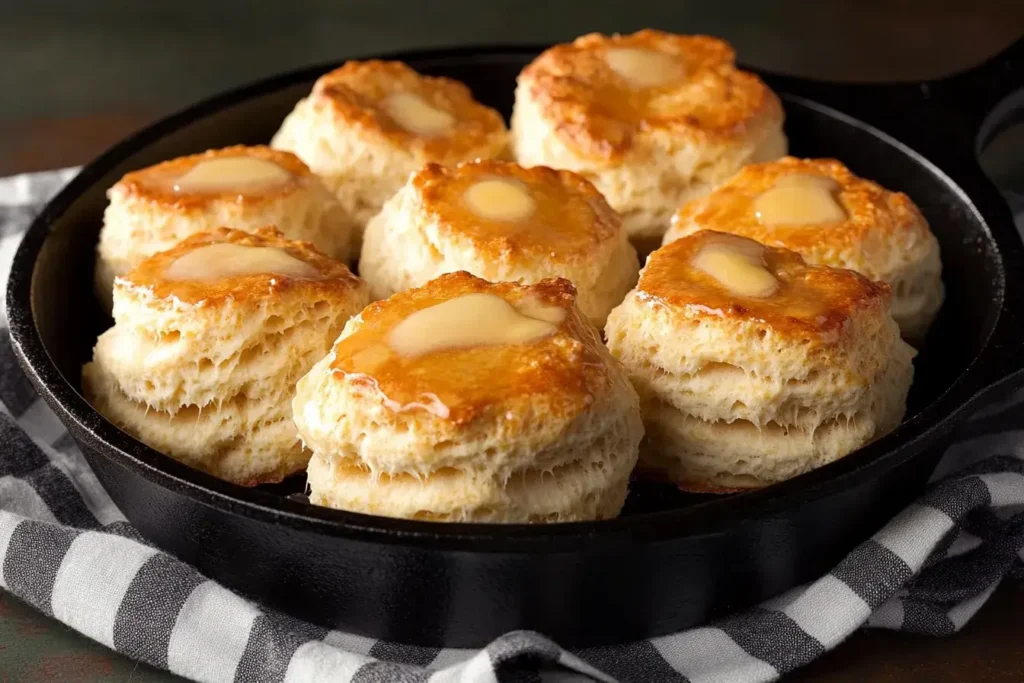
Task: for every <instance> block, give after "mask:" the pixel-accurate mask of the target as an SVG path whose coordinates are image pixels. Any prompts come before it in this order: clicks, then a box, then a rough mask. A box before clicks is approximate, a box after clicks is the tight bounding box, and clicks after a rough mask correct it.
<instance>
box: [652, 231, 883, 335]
mask: <svg viewBox="0 0 1024 683" xmlns="http://www.w3.org/2000/svg"><path fill="white" fill-rule="evenodd" d="M734 241H735V242H737V243H739V244H742V243H753V244H756V242H753V241H752V240H748V239H744V238H738V237H736V236H733V235H729V234H726V233H719V232H713V231H702V232H699V233H696V234H694V235H690V236H688V237H685V238H683V239H680V240H676V241H674V242H671V243H669V244H667V245H665V246H663V247H661V248H660V249H658V250H657V251H655V252H654V253H653V254H651V256H650V258H649V259H648V261H647V266H646V267H645V268H644V270H643V271H642V272H641V275H640V282H639V284H638V285H637V292H638V295H639V296H640V297H642V298H644V299H651V300H654V301H657V302H661V303H663V304H665V305H667V306H669V307H671V308H677V309H685V310H688V311H689V312H691V313H693V314H695V315H699V316H706V317H712V318H715V319H719V320H722V321H725V320H729V319H732V320H747V321H753V322H761V321H763V322H764V323H767V324H768V325H769V326H770V327H771V328H772V329H773V331H774V332H775V333H776V334H779V335H784V336H787V337H806V338H809V339H819V340H828V341H831V340H832V339H834V337H835V336H836V335H837V334H839V333H840V332H841V331H842V330H843V327H844V326H845V325H846V323H847V322H848V321H849V319H850V317H851V316H852V315H854V314H855V313H857V312H858V311H865V310H877V311H878V312H879V314H880V315H884V314H885V311H886V310H887V309H888V306H889V301H890V297H891V295H890V290H889V286H888V285H886V284H884V283H879V282H872V281H870V280H868V279H867V278H865V277H863V276H861V275H858V274H857V273H855V272H853V271H850V270H842V269H837V268H827V267H822V266H811V265H808V264H806V263H805V262H804V260H803V259H802V258H801V257H800V256H799V255H798V254H796V253H795V252H792V251H789V250H786V249H777V248H772V247H765V248H764V249H763V259H764V266H765V269H766V270H767V271H768V272H769V273H770V274H771V275H772V276H773V277H774V278H775V279H776V281H777V282H778V287H777V289H776V290H775V291H774V292H773V293H771V294H770V295H768V296H764V297H747V296H740V295H737V294H736V293H735V292H733V291H730V290H729V289H728V288H727V287H726V286H725V285H724V284H723V283H722V282H720V281H719V280H717V279H716V278H715V277H713V276H712V275H710V274H708V273H707V272H705V271H703V270H702V269H700V268H698V267H697V266H696V265H695V258H696V257H697V255H698V254H699V253H700V251H701V250H702V249H703V248H705V247H707V246H708V245H712V244H723V243H725V244H730V243H732V242H734Z"/></svg>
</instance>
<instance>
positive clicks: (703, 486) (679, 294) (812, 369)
mask: <svg viewBox="0 0 1024 683" xmlns="http://www.w3.org/2000/svg"><path fill="white" fill-rule="evenodd" d="M708 255H712V256H710V257H709V256H708ZM712 258H713V259H717V260H712ZM737 259H738V260H737ZM889 301H890V289H889V286H888V285H886V284H884V283H875V282H871V281H870V280H868V279H867V278H865V277H863V276H861V275H859V274H857V273H854V272H853V271H849V270H842V269H838V268H828V267H823V266H810V265H807V264H805V262H804V261H803V259H802V258H801V257H800V256H799V255H798V254H796V253H795V252H792V251H789V250H786V249H778V248H773V247H764V246H763V245H761V244H759V243H757V242H755V241H753V240H749V239H746V238H742V237H737V236H735V235H730V234H725V233H717V232H711V231H703V232H699V233H695V234H693V235H690V236H688V237H684V238H682V239H680V240H677V241H675V242H671V243H669V244H667V245H665V246H664V247H662V248H661V249H659V250H657V251H655V252H654V253H653V254H651V256H650V258H649V260H648V262H647V265H646V266H645V267H644V269H643V270H642V271H641V274H640V281H639V283H638V284H637V287H636V289H635V290H633V291H632V292H631V293H630V294H629V295H628V296H627V297H626V300H625V301H624V302H623V303H622V305H621V306H619V307H618V308H616V309H615V310H614V311H612V313H611V315H610V316H609V318H608V325H607V327H606V333H607V338H608V346H609V348H610V349H611V352H612V354H613V355H615V357H617V358H618V359H619V360H621V361H622V362H623V364H624V365H625V367H626V370H627V371H628V372H629V374H630V379H631V380H632V381H633V384H634V386H635V387H636V389H637V392H638V393H639V395H640V399H641V405H642V408H643V412H644V421H645V426H646V429H647V437H646V439H645V442H644V445H643V446H642V448H641V468H642V469H646V470H654V471H657V472H659V473H660V474H662V475H663V476H668V477H669V478H670V479H672V480H673V481H675V482H677V483H678V484H680V486H682V487H684V488H688V489H695V490H731V489H742V488H751V487H758V486H766V485H768V484H771V483H775V482H778V481H782V480H785V479H788V478H790V477H793V476H796V475H798V474H801V473H803V472H806V471H809V470H811V469H814V468H815V467H819V466H821V465H824V464H827V463H829V462H832V461H833V460H836V459H838V458H841V457H843V456H844V455H847V454H848V453H850V452H852V451H854V450H856V449H857V448H860V447H861V446H863V445H865V444H866V443H868V442H869V441H871V440H872V439H876V438H879V437H880V436H882V435H884V434H885V433H887V432H889V431H891V430H892V429H894V428H895V427H896V426H897V425H898V424H899V422H900V420H901V419H902V417H903V414H904V411H905V404H906V396H907V391H908V389H909V387H910V382H911V378H912V373H913V367H912V363H911V361H912V359H913V357H914V355H915V352H914V350H913V349H912V348H911V347H910V346H909V345H907V344H906V342H904V341H903V340H902V339H901V338H900V335H899V329H898V327H897V325H896V323H895V322H894V321H893V319H892V317H891V316H890V315H889Z"/></svg>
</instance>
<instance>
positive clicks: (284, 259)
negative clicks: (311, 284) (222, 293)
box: [164, 244, 320, 280]
mask: <svg viewBox="0 0 1024 683" xmlns="http://www.w3.org/2000/svg"><path fill="white" fill-rule="evenodd" d="M264 274H272V275H282V276H287V277H293V278H302V279H307V280H310V279H317V278H319V277H320V271H318V270H317V269H316V268H314V267H313V266H311V265H309V264H308V263H306V262H305V261H303V260H301V259H297V258H295V257H294V256H292V255H291V254H289V253H288V252H286V251H284V250H283V249H277V248H274V247H248V246H244V245H241V244H210V245H207V246H205V247H200V248H199V249H196V250H194V251H190V252H189V253H187V254H185V255H184V256H181V257H180V258H177V259H175V260H174V262H173V263H171V265H170V266H168V267H167V270H166V271H165V272H164V277H166V278H167V279H168V280H220V279H224V278H231V277H242V276H245V275H264Z"/></svg>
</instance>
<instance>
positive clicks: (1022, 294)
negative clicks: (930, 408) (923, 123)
mask: <svg viewBox="0 0 1024 683" xmlns="http://www.w3.org/2000/svg"><path fill="white" fill-rule="evenodd" d="M923 94H924V95H925V100H926V102H927V104H929V105H931V106H932V107H933V108H934V109H937V110H939V111H940V112H943V114H945V115H947V116H948V117H949V119H947V120H949V121H950V122H951V123H952V124H953V125H952V127H946V126H943V128H945V129H946V132H948V133H955V134H956V143H955V144H956V147H958V148H959V149H957V150H953V151H952V153H954V154H956V153H959V152H961V150H962V156H961V159H962V161H967V159H968V158H969V159H970V162H972V163H973V164H977V163H978V155H979V154H980V153H981V152H982V150H983V149H984V148H985V147H986V145H987V144H988V143H989V142H991V141H992V139H993V138H994V137H995V136H996V135H997V134H998V133H999V132H1000V131H1001V130H1002V129H1003V127H1004V126H1005V125H1007V124H1008V123H1010V122H1011V121H1013V120H1014V119H1016V118H1018V116H1019V113H1020V112H1024V38H1018V39H1017V40H1016V41H1014V42H1013V43H1011V44H1010V45H1009V46H1008V47H1007V48H1005V49H1004V50H1003V51H1001V52H999V53H998V54H996V55H994V56H993V57H991V58H989V59H988V60H986V61H984V62H982V63H981V64H979V65H978V66H975V67H973V68H971V69H967V70H966V71H962V72H960V73H957V74H954V75H952V76H948V77H946V78H942V79H939V80H936V81H932V82H930V83H926V84H923ZM929 132H930V133H931V137H932V143H933V144H932V145H929V147H930V148H934V143H935V142H936V140H935V139H934V132H935V131H929ZM950 142H952V140H950ZM979 170H980V167H979ZM1003 190H1004V193H1005V198H1006V199H1007V200H1009V202H1010V204H1011V208H1013V209H1014V210H1016V211H1021V210H1022V209H1024V206H1020V205H1018V206H1014V204H1018V202H1015V201H1014V200H1015V196H1014V193H1011V192H1009V190H1008V188H1003ZM1020 226H1021V227H1022V228H1024V220H1022V221H1021V223H1020ZM1018 254H1019V250H1013V252H1012V253H1011V254H1005V255H1004V256H1006V257H1007V260H1006V262H1004V269H1005V272H1006V291H1005V294H1004V300H1003V306H1002V310H1001V311H1000V315H999V321H998V322H997V324H996V327H995V329H994V330H993V332H992V336H991V337H990V339H989V348H988V352H987V353H986V354H985V356H984V358H982V359H980V361H979V362H981V363H982V364H983V367H981V368H979V370H981V372H979V373H978V375H977V376H978V387H977V389H976V392H975V394H974V397H973V399H971V400H970V401H969V402H968V405H967V406H965V409H969V408H971V407H972V406H978V405H982V404H984V403H988V402H990V401H993V400H997V399H999V398H1001V397H1003V396H1005V395H1007V394H1009V393H1010V392H1011V391H1014V390H1016V389H1019V388H1021V387H1022V386H1024V263H1021V262H1020V261H1019V259H1017V258H1014V256H1016V255H1018Z"/></svg>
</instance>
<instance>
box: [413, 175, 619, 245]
mask: <svg viewBox="0 0 1024 683" xmlns="http://www.w3.org/2000/svg"><path fill="white" fill-rule="evenodd" d="M492 180H494V181H505V182H509V183H511V184H513V186H518V187H520V188H521V189H522V190H523V191H524V192H525V193H526V195H528V197H529V200H530V202H531V204H532V206H531V209H530V211H529V213H528V214H527V215H525V216H524V217H523V218H522V219H521V220H493V219H488V218H486V217H482V216H480V215H479V214H478V213H477V212H475V211H474V210H473V207H472V206H471V205H470V204H469V203H468V202H467V199H466V197H467V192H469V191H470V190H471V188H473V186H474V185H476V184H477V183H481V182H487V181H492ZM412 182H413V185H414V186H415V187H416V189H417V191H418V192H419V194H420V197H421V198H422V206H423V210H424V211H426V212H427V213H430V214H433V215H434V216H436V217H437V219H438V225H439V226H440V228H441V230H442V233H443V234H445V235H446V236H448V237H450V238H452V239H454V240H458V239H460V238H461V239H468V240H469V241H471V242H472V243H473V246H474V248H475V249H476V251H477V252H478V253H479V254H481V256H484V257H487V256H491V257H493V258H499V257H501V256H502V255H506V254H526V255H530V256H539V257H551V258H553V259H558V260H565V259H569V260H572V259H573V258H574V257H580V258H586V257H587V256H588V255H589V254H591V253H592V250H593V249H594V248H595V247H597V246H599V245H601V244H603V243H605V242H606V241H608V240H613V239H616V238H617V237H618V236H619V234H620V232H621V230H622V227H621V219H620V218H619V216H618V214H616V213H615V211H614V210H613V209H612V208H611V207H610V206H608V203H607V202H606V201H605V200H604V197H602V196H601V193H599V192H598V191H597V190H596V189H594V186H593V185H592V184H590V183H589V182H588V181H587V180H585V179H584V178H582V177H581V176H579V175H576V174H575V173H571V172H568V171H556V170H553V169H550V168H546V167H543V166H535V167H533V168H523V167H522V166H519V165H518V164H513V163H507V162H501V161H478V162H473V163H466V164H460V165H458V166H456V167H445V166H440V165H438V164H428V165H427V166H425V167H424V168H423V169H422V170H421V171H420V172H419V173H417V174H416V175H415V176H414V178H413V180H412Z"/></svg>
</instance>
